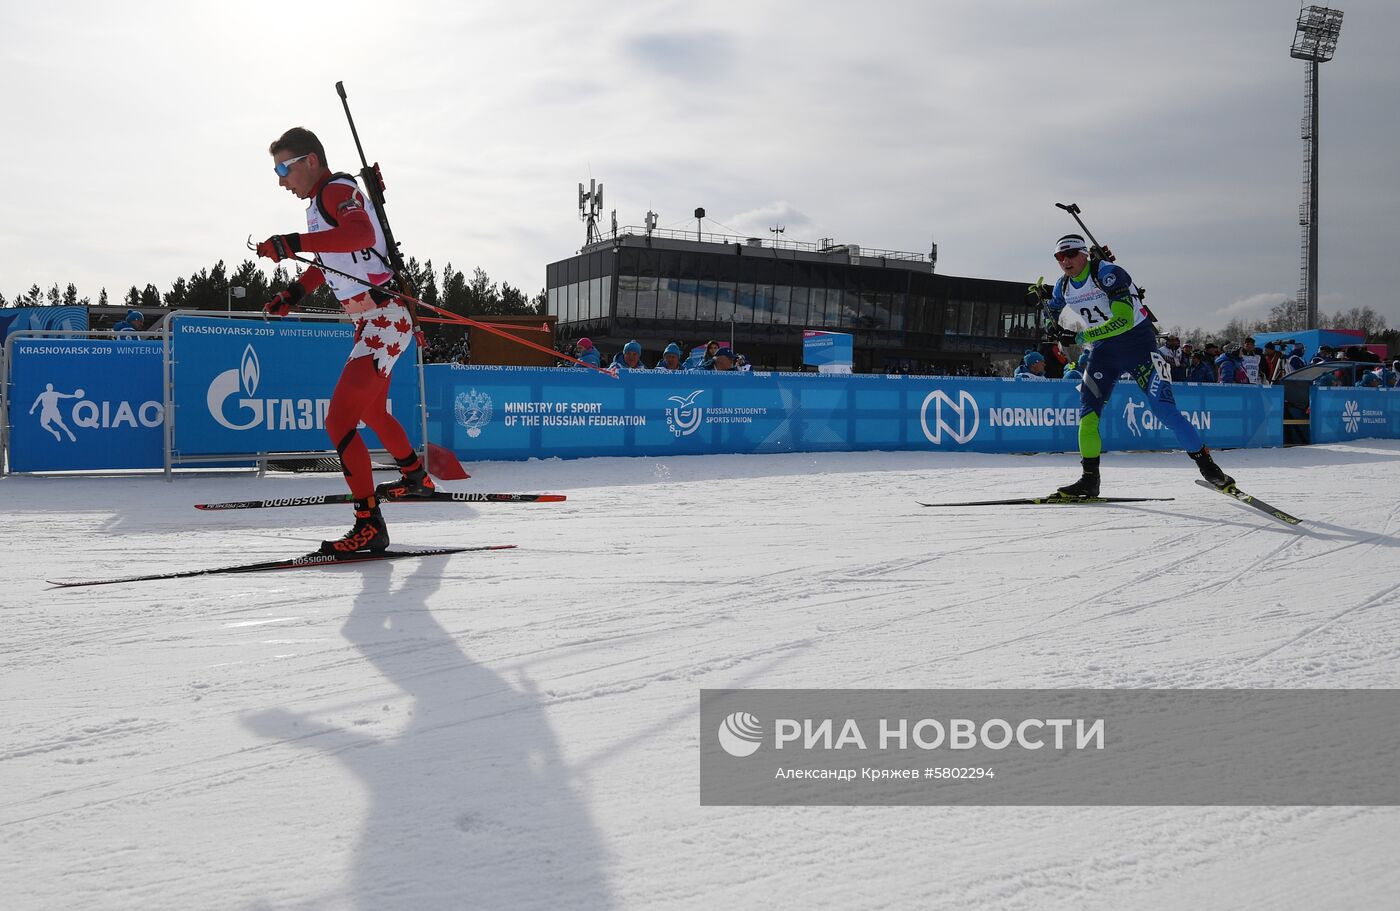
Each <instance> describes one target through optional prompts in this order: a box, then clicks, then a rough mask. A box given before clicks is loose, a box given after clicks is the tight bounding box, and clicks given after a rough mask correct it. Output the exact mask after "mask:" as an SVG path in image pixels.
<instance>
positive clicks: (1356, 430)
mask: <svg viewBox="0 0 1400 911" xmlns="http://www.w3.org/2000/svg"><path fill="white" fill-rule="evenodd" d="M1310 417H1311V419H1312V442H1314V443H1346V442H1349V441H1351V440H1364V439H1376V438H1380V439H1386V440H1395V439H1400V390H1395V389H1366V388H1357V387H1354V386H1353V387H1352V388H1350V389H1347V388H1342V389H1338V388H1335V387H1330V388H1329V387H1323V386H1314V387H1313V388H1312V408H1311V414H1310Z"/></svg>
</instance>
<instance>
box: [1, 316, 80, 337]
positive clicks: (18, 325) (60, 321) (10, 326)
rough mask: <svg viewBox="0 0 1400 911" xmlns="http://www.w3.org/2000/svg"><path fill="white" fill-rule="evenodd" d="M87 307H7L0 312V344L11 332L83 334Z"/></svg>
mask: <svg viewBox="0 0 1400 911" xmlns="http://www.w3.org/2000/svg"><path fill="white" fill-rule="evenodd" d="M87 328H88V308H87V307H7V308H5V309H3V310H0V343H3V342H4V341H5V339H6V338H7V337H8V336H9V335H10V333H11V332H21V331H23V330H25V329H64V330H74V331H77V332H85V331H86V330H87Z"/></svg>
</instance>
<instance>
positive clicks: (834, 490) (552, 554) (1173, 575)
mask: <svg viewBox="0 0 1400 911" xmlns="http://www.w3.org/2000/svg"><path fill="white" fill-rule="evenodd" d="M1219 461H1220V463H1221V464H1222V465H1223V466H1224V467H1225V468H1226V470H1227V471H1230V472H1232V473H1233V474H1234V475H1235V476H1236V477H1237V478H1238V479H1239V481H1240V484H1241V486H1242V487H1244V488H1245V489H1246V490H1249V491H1250V492H1252V493H1255V494H1257V495H1259V496H1260V497H1262V498H1264V499H1266V500H1272V501H1275V503H1276V505H1278V506H1281V507H1283V508H1285V509H1289V510H1291V511H1293V512H1296V513H1297V514H1299V515H1301V516H1303V517H1305V518H1306V519H1308V520H1309V521H1308V523H1307V525H1306V526H1305V527H1304V528H1303V529H1302V530H1301V531H1298V530H1293V529H1291V528H1289V527H1287V526H1285V525H1283V524H1281V523H1278V522H1276V521H1274V520H1271V519H1269V518H1268V517H1266V516H1264V515H1262V514H1260V513H1257V512H1256V511H1254V510H1252V509H1249V508H1248V507H1245V506H1242V505H1241V504H1238V503H1236V502H1233V501H1231V500H1229V499H1227V498H1225V497H1223V496H1220V495H1219V494H1216V493H1213V492H1211V491H1208V490H1203V489H1201V488H1200V487H1197V486H1196V485H1195V484H1193V483H1192V480H1193V479H1194V478H1195V477H1196V473H1195V469H1194V466H1193V465H1192V464H1191V462H1190V461H1189V460H1188V459H1187V458H1186V457H1185V456H1184V455H1182V454H1180V453H1139V454H1115V453H1110V454H1108V455H1106V456H1105V458H1104V482H1105V491H1104V492H1105V493H1106V494H1113V495H1123V496H1131V495H1140V496H1174V497H1175V498H1176V499H1175V501H1173V502H1167V503H1143V504H1135V505H1123V506H1100V507H1020V508H986V509H954V510H932V509H922V508H920V507H918V506H917V505H915V500H916V498H918V499H926V500H927V499H941V500H949V499H956V500H963V499H979V498H986V497H1002V496H1015V495H1022V496H1024V495H1035V494H1043V493H1046V492H1048V491H1050V490H1052V489H1053V488H1054V487H1055V486H1057V485H1058V484H1061V483H1064V482H1066V481H1068V480H1070V479H1072V478H1073V477H1075V476H1076V473H1077V470H1078V464H1077V460H1076V459H1075V457H1073V456H1071V455H1040V456H984V455H942V454H925V453H865V454H825V455H811V454H805V455H804V454H796V455H772V456H702V457H685V458H670V459H590V460H581V461H544V462H538V461H536V462H529V463H481V464H474V465H470V466H469V468H470V469H471V470H472V472H473V474H474V477H473V478H472V479H471V480H469V481H464V482H458V483H457V484H455V485H451V486H454V487H455V488H456V489H464V490H476V491H485V492H512V491H519V492H556V493H565V494H568V496H569V499H568V501H567V502H565V503H560V504H536V505H528V506H521V505H504V504H502V505H495V504H488V505H479V506H478V505H475V504H441V505H439V504H425V505H417V504H415V505H391V506H389V507H387V508H386V514H387V516H388V518H389V523H390V530H391V532H392V535H393V538H394V542H395V545H396V546H398V545H403V546H414V545H419V546H427V545H447V544H495V543H500V544H515V545H518V549H516V550H508V551H499V552H489V553H479V554H466V555H460V556H453V557H435V558H429V559H422V560H406V561H399V562H392V563H377V564H368V565H362V566H346V567H332V568H320V569H308V570H296V571H292V572H284V573H275V574H262V575H242V576H223V577H212V578H196V579H185V580H175V581H159V582H149V583H140V584H130V585H114V586H108V587H99V588H86V589H68V590H59V589H49V588H47V587H46V586H45V584H44V580H45V579H58V578H87V577H93V578H100V577H107V576H113V575H128V574H133V573H138V572H153V571H162V570H180V569H190V568H198V567H203V566H217V565H221V564H229V563H238V562H244V561H251V560H257V559H272V558H277V557H282V556H288V555H293V554H295V553H301V552H305V551H307V550H310V549H312V548H313V547H314V546H315V545H316V543H317V542H318V541H319V540H320V539H321V538H322V537H324V536H328V535H330V534H332V533H339V532H341V531H344V530H345V528H348V527H349V510H348V508H346V507H344V506H332V507H312V508H295V509H266V510H257V511H251V510H250V511H241V512H222V513H203V512H197V511H196V510H194V509H192V508H191V505H192V504H193V503H196V502H208V501H214V500H229V499H247V498H261V497H271V496H296V495H305V494H309V493H320V492H339V491H341V490H342V488H343V485H342V482H341V480H340V478H339V477H338V476H336V475H309V476H308V475H299V476H276V475H270V476H268V477H266V478H263V479H259V478H257V477H255V476H253V475H251V474H217V475H215V474H192V475H184V476H180V477H177V479H176V480H175V482H174V483H172V484H166V483H164V482H163V481H162V480H161V479H160V478H158V477H149V476H145V477H134V478H117V479H113V478H93V477H69V478H18V477H12V478H7V479H4V480H3V481H0V494H3V500H2V501H0V502H3V506H4V512H5V519H4V521H5V526H6V530H5V531H6V533H5V537H4V541H5V546H4V564H3V565H4V568H3V572H0V630H2V631H3V632H0V636H3V639H2V640H0V641H3V651H0V654H2V655H3V664H2V665H0V686H2V687H3V689H2V690H0V693H3V698H2V699H0V713H3V716H2V717H3V730H4V741H3V744H0V783H2V784H3V788H0V906H2V907H3V908H5V909H8V911H19V909H78V908H81V909H117V908H120V909H142V911H154V909H179V911H188V909H283V908H291V909H342V908H344V909H366V911H368V909H469V908H471V909H474V908H493V909H494V908H502V909H515V908H540V909H605V908H619V909H653V908H686V909H715V908H803V909H806V908H838V909H884V908H920V909H929V908H931V909H969V908H975V909H982V908H989V909H1046V908H1050V909H1084V908H1090V909H1096V908H1103V909H1110V908H1111V909H1123V908H1193V909H1195V908H1232V909H1238V908H1259V909H1265V908H1267V909H1277V908H1300V909H1301V908H1306V909H1315V908H1366V909H1371V908H1380V907H1395V904H1394V903H1395V901H1396V896H1397V895H1400V865H1398V864H1397V863H1396V858H1397V846H1398V845H1400V809H1396V808H1380V809H1376V808H1370V809H1368V808H1356V807H1338V808H1300V807H1281V808H1223V807H1212V808H1168V809H1162V808H1144V807H1120V808H1037V807H1010V808H996V807H986V808H940V807H893V808H890V807H886V808H879V807H867V808H839V807H815V808H776V807H762V808H729V807H702V806H700V805H699V784H698V775H699V762H698V756H699V752H698V734H697V718H698V711H699V690H700V689H701V688H702V687H794V688H807V687H847V688H882V687H901V688H902V687H909V688H923V687H929V688H947V687H975V688H991V687H1036V688H1061V687H1100V688H1103V687H1259V688H1266V687H1364V688H1392V687H1400V549H1398V548H1400V504H1397V498H1396V492H1397V491H1400V443H1397V442H1361V443H1356V444H1351V445H1337V446H1317V447H1310V448H1295V449H1288V450H1255V451H1233V452H1224V453H1221V454H1219Z"/></svg>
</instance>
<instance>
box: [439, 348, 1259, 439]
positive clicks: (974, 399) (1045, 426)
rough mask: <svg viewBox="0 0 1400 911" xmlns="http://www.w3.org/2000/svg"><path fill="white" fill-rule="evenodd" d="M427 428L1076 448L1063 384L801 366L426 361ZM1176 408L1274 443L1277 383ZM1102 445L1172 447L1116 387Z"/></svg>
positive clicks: (1199, 421) (1067, 386) (1222, 429)
mask: <svg viewBox="0 0 1400 911" xmlns="http://www.w3.org/2000/svg"><path fill="white" fill-rule="evenodd" d="M425 382H426V384H427V389H426V397H427V402H428V435H429V438H430V439H433V440H434V441H435V442H438V443H440V444H441V445H448V446H451V447H452V449H453V450H454V451H455V452H456V453H457V455H458V456H459V457H461V458H464V459H477V460H483V459H487V460H492V459H529V458H550V457H561V458H582V457H586V456H625V455H649V456H663V455H692V454H704V453H762V452H836V451H859V450H879V449H884V450H920V449H922V450H937V451H952V452H957V451H963V452H1001V453H1013V452H1068V451H1073V450H1076V449H1077V448H1078V423H1079V394H1078V392H1077V389H1076V385H1075V384H1074V383H1072V382H1056V381H1048V382H1043V383H1033V382H1026V381H1020V382H1016V381H1011V380H1000V379H957V378H948V377H913V376H820V375H814V374H809V373H774V374H768V373H734V374H727V373H714V372H709V371H705V372H694V373H660V372H650V371H648V372H642V371H636V372H631V371H623V372H622V373H621V374H620V375H619V376H618V378H616V379H613V378H610V377H607V376H604V375H601V374H598V373H595V372H593V371H584V370H572V369H549V368H516V367H469V366H461V365H455V364H454V365H448V364H442V365H431V366H429V367H427V368H426V369H425ZM1173 388H1174V390H1175V392H1176V398H1177V406H1178V407H1179V409H1180V410H1181V411H1182V412H1183V413H1184V414H1185V415H1186V416H1187V418H1188V419H1189V420H1190V421H1191V422H1192V424H1194V425H1195V426H1196V427H1197V428H1198V429H1199V430H1200V431H1201V432H1202V434H1203V435H1204V436H1205V438H1206V440H1207V441H1208V442H1209V443H1210V445H1212V446H1214V447H1216V448H1243V447H1269V446H1281V445H1282V444H1283V420H1282V416H1283V390H1282V388H1281V387H1258V386H1215V385H1194V384H1179V385H1176V386H1174V387H1173ZM1101 430H1102V433H1103V437H1104V444H1105V448H1107V449H1110V450H1132V449H1139V450H1141V449H1174V448H1176V447H1177V442H1176V439H1175V436H1174V435H1173V434H1172V433H1171V431H1170V430H1168V429H1167V428H1165V427H1163V426H1162V424H1161V423H1160V422H1159V421H1158V420H1157V419H1156V417H1155V416H1154V415H1153V414H1152V413H1151V412H1150V411H1148V410H1147V407H1146V402H1145V400H1144V399H1143V397H1142V394H1141V392H1140V391H1139V390H1138V389H1137V387H1136V386H1135V385H1133V384H1132V383H1128V382H1121V383H1119V384H1118V387H1117V389H1115V391H1114V394H1113V398H1112V400H1111V401H1110V403H1109V407H1108V408H1107V409H1106V410H1105V412H1104V415H1103V422H1102V424H1101Z"/></svg>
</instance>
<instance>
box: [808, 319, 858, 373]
mask: <svg viewBox="0 0 1400 911" xmlns="http://www.w3.org/2000/svg"><path fill="white" fill-rule="evenodd" d="M854 358H855V343H854V340H853V339H852V337H851V335H850V333H848V332H827V331H825V330H821V329H804V330H803V332H802V363H804V364H811V365H812V366H813V367H818V368H830V367H837V368H841V367H844V368H846V369H845V370H844V371H828V370H825V369H823V371H822V372H824V373H825V372H845V373H850V368H851V365H852V364H854V363H855V360H854Z"/></svg>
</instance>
